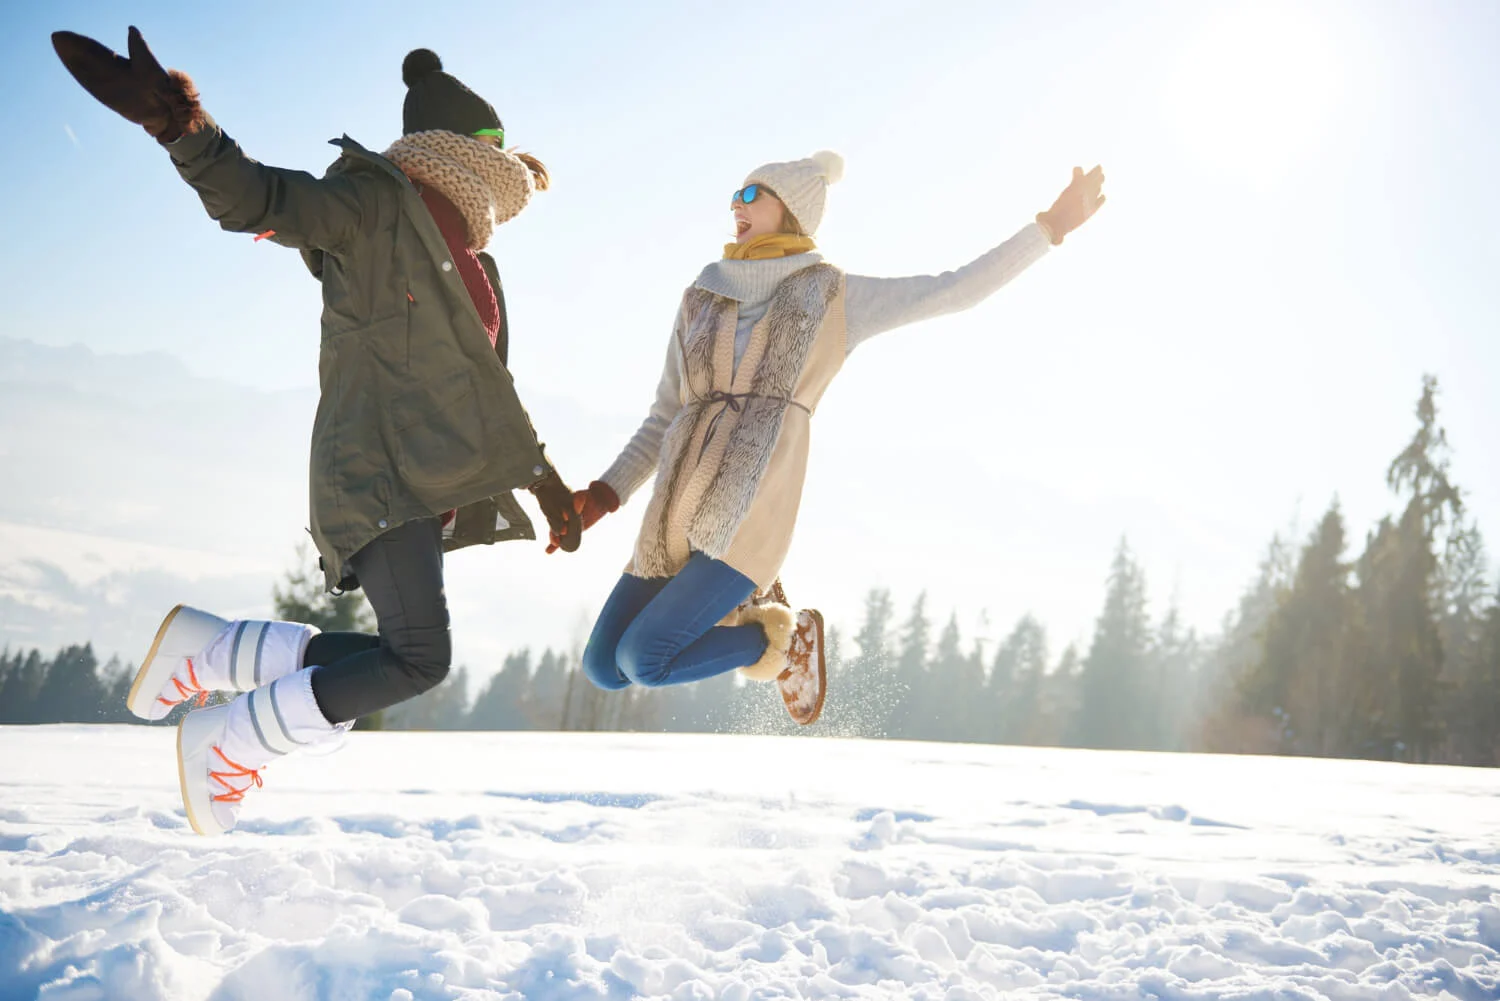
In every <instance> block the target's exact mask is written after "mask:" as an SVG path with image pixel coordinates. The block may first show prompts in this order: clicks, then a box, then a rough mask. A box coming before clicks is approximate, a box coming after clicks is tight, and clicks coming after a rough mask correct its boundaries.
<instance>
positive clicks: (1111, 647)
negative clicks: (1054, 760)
mask: <svg viewBox="0 0 1500 1001" xmlns="http://www.w3.org/2000/svg"><path fill="white" fill-rule="evenodd" d="M1150 629H1151V624H1150V622H1149V620H1148V619H1147V617H1146V580H1145V575H1144V573H1142V571H1141V569H1140V567H1139V566H1138V565H1137V564H1136V562H1135V559H1134V558H1133V557H1132V556H1131V553H1130V548H1129V546H1128V545H1126V543H1125V540H1123V539H1121V540H1120V546H1119V549H1118V550H1116V552H1115V559H1114V564H1113V566H1112V568H1111V570H1110V575H1109V590H1108V593H1107V594H1106V596H1105V600H1104V611H1103V613H1102V614H1101V615H1100V616H1099V622H1098V625H1097V626H1096V628H1095V630H1094V640H1093V643H1092V644H1091V646H1090V647H1089V655H1088V658H1087V659H1086V660H1085V661H1084V665H1083V678H1082V684H1083V691H1082V695H1083V701H1082V705H1081V706H1080V708H1079V714H1078V719H1077V729H1076V731H1075V734H1074V736H1075V739H1076V741H1077V742H1078V743H1079V744H1080V745H1082V746H1084V747H1100V748H1140V747H1143V746H1145V745H1146V739H1145V729H1146V726H1147V724H1148V721H1149V719H1150V715H1151V710H1150V707H1149V706H1148V705H1147V702H1148V699H1149V688H1148V687H1147V678H1146V674H1147V663H1146V654H1147V647H1148V644H1149V642H1150Z"/></svg>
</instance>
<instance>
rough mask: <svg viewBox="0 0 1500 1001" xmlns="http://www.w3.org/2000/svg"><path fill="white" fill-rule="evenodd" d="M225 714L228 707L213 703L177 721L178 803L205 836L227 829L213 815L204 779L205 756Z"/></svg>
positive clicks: (190, 821) (212, 749)
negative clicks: (180, 794)
mask: <svg viewBox="0 0 1500 1001" xmlns="http://www.w3.org/2000/svg"><path fill="white" fill-rule="evenodd" d="M227 715H229V706H227V705H223V706H214V707H213V708H211V709H199V710H198V711H197V712H191V713H188V714H187V715H186V716H184V717H183V718H182V722H181V723H178V724H177V781H178V784H179V785H180V786H181V787H182V806H183V809H184V810H186V811H187V819H188V823H189V824H192V825H193V830H194V831H196V832H197V833H199V834H203V835H208V836H212V835H215V834H223V833H224V832H225V831H226V830H228V828H226V827H223V826H221V825H220V824H219V822H218V820H216V819H215V818H214V804H213V789H212V786H211V783H210V781H209V778H208V769H209V765H210V761H209V756H210V755H212V754H213V753H214V744H215V743H216V742H217V740H218V738H219V736H220V735H221V734H222V733H223V732H224V717H225V716H227ZM190 775H191V776H192V780H191V781H189V778H188V776H190Z"/></svg>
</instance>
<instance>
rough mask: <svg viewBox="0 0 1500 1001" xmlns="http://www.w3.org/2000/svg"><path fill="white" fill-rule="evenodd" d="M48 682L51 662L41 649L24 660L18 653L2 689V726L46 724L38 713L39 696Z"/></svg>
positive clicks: (13, 659) (0, 701) (0, 699)
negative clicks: (10, 724)
mask: <svg viewBox="0 0 1500 1001" xmlns="http://www.w3.org/2000/svg"><path fill="white" fill-rule="evenodd" d="M46 679H47V662H46V661H44V660H43V659H42V653H41V651H40V650H32V651H31V652H30V653H28V654H26V656H25V658H24V659H23V658H22V656H21V652H20V651H19V650H17V651H16V654H15V656H14V657H13V658H12V660H11V667H10V670H9V671H7V672H6V674H5V679H4V684H3V686H0V723H41V722H45V721H44V720H43V719H42V717H41V716H40V714H39V713H38V706H37V694H38V693H39V692H41V690H42V683H43V682H44V681H46Z"/></svg>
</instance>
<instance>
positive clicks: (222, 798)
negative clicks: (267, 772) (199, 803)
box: [208, 744, 261, 803]
mask: <svg viewBox="0 0 1500 1001" xmlns="http://www.w3.org/2000/svg"><path fill="white" fill-rule="evenodd" d="M214 753H215V754H217V755H218V756H219V758H220V759H221V760H222V761H223V762H224V764H226V765H228V766H229V767H230V768H231V769H233V770H232V771H228V772H216V771H214V770H213V769H211V768H210V769H209V771H208V777H209V778H211V779H213V780H214V781H215V782H217V783H219V785H221V786H223V787H224V788H225V789H227V790H229V791H228V792H221V793H218V794H216V795H214V796H212V797H211V798H212V799H213V800H214V801H215V802H219V803H238V802H239V801H240V800H242V799H244V798H245V793H247V792H249V791H250V788H251V786H254V787H255V788H257V789H259V788H260V786H261V781H260V772H258V771H256V770H255V769H254V768H246V767H245V766H244V765H242V764H240V763H239V762H237V761H232V760H230V758H229V756H228V755H227V754H225V753H224V752H223V751H221V750H219V745H218V744H215V745H214ZM244 778H248V779H249V780H250V781H249V782H246V783H245V784H244V785H242V786H240V787H239V788H235V787H234V786H233V785H231V784H230V782H229V780H230V779H244Z"/></svg>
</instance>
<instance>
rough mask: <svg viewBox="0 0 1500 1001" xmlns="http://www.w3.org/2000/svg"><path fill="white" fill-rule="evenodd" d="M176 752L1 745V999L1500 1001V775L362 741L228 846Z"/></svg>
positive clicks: (277, 800)
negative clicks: (203, 825)
mask: <svg viewBox="0 0 1500 1001" xmlns="http://www.w3.org/2000/svg"><path fill="white" fill-rule="evenodd" d="M172 739H173V733H172V731H170V730H161V729H156V730H148V729H144V728H128V727H84V726H66V727H41V728H19V727H12V728H0V1001H14V999H29V998H33V997H37V996H40V997H44V998H48V999H61V998H67V999H74V1001H82V999H95V998H101V999H102V998H108V999H111V1001H113V999H135V998H171V999H213V1001H230V999H235V1001H239V999H244V1001H250V999H255V1001H264V999H275V1001H304V999H308V1001H310V999H364V998H376V999H381V1001H386V999H390V1001H414V999H439V998H507V999H508V998H525V999H535V1001H553V999H557V1001H564V999H574V998H619V999H625V998H636V997H641V998H671V999H682V1001H688V999H692V1001H698V999H704V1001H707V999H731V1001H750V999H771V998H912V999H940V998H941V999H947V1001H968V999H979V998H987V999H989V998H993V999H999V998H1044V997H1048V998H1050V997H1068V998H1081V999H1106V998H1109V999H1114V998H1120V999H1124V998H1166V999H1188V998H1239V999H1266V1001H1271V999H1276V1001H1284V999H1302V998H1308V999H1311V998H1329V999H1335V1001H1343V999H1352V998H1383V999H1404V998H1408V997H1439V998H1456V999H1463V1001H1476V999H1481V998H1500V772H1486V771H1471V770H1463V769H1455V768H1425V767H1411V766H1400V765H1388V764H1374V763H1363V762H1335V761H1304V760H1289V759H1272V758H1231V757H1206V756H1194V755H1152V754H1124V753H1097V752H1086V751H1058V750H1041V749H1026V748H991V747H974V746H964V745H952V746H949V745H934V744H916V743H896V742H884V743H882V742H867V741H858V740H810V739H796V738H770V737H753V736H701V737H698V736H655V735H651V736H641V735H617V734H420V733H391V734H382V733H359V734H354V735H352V736H351V738H350V740H349V741H348V742H347V743H346V744H345V745H344V746H343V747H342V748H340V749H339V750H337V751H335V752H333V753H329V754H323V755H321V756H315V757H305V758H302V759H300V760H297V759H289V760H287V761H285V762H282V763H280V764H278V765H276V766H275V767H274V768H272V769H270V770H268V771H267V773H266V779H267V783H266V788H265V789H264V790H262V791H261V792H259V793H257V794H256V795H255V796H253V797H252V799H251V800H250V801H249V803H248V805H247V808H246V813H245V818H244V821H243V822H242V829H241V830H240V831H238V832H236V833H234V834H232V835H230V836H228V837H225V838H221V839H217V840H210V839H204V838H199V837H197V836H195V835H193V834H192V833H191V832H190V831H189V829H188V827H187V824H186V821H185V820H184V817H183V814H182V810H181V807H180V805H179V803H178V800H177V795H178V793H177V781H176V775H175V766H174V765H173V758H172Z"/></svg>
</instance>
